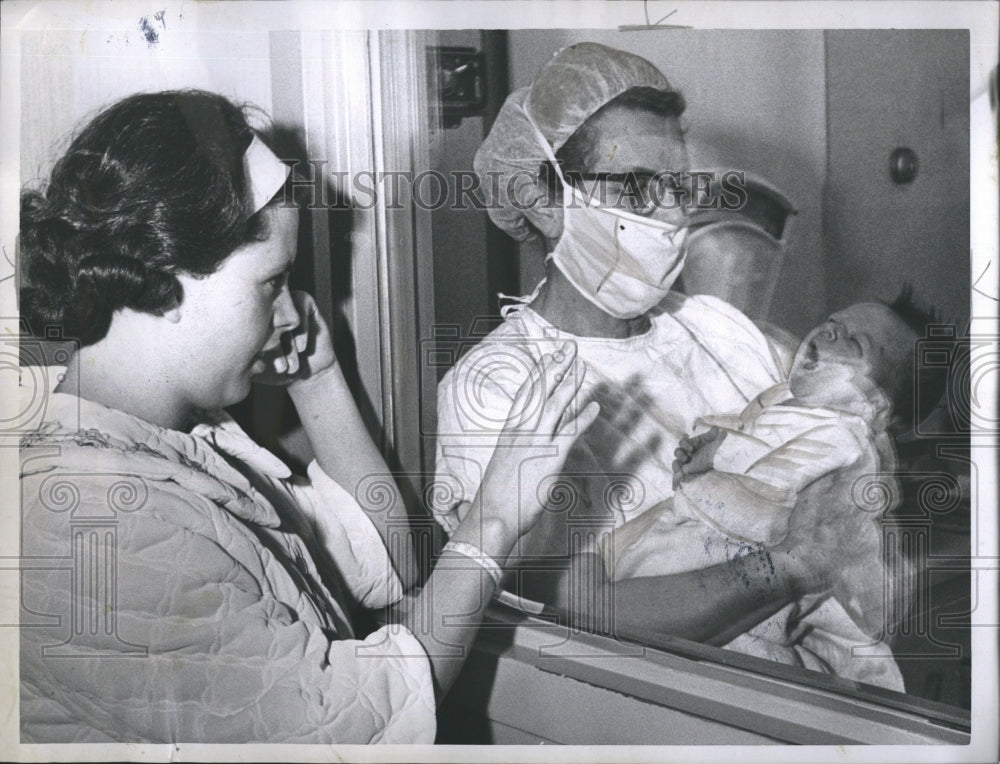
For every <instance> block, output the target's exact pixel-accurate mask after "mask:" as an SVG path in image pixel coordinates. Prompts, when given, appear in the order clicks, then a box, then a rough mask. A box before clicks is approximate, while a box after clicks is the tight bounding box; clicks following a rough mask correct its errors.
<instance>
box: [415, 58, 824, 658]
mask: <svg viewBox="0 0 1000 764" xmlns="http://www.w3.org/2000/svg"><path fill="white" fill-rule="evenodd" d="M683 109H684V99H683V98H682V97H681V95H680V94H679V93H677V92H676V91H675V90H674V89H673V88H672V87H671V85H670V83H669V82H668V81H667V79H666V78H665V77H664V76H663V74H662V73H661V72H660V71H659V70H658V69H656V67H654V66H653V65H652V64H651V63H650V62H648V61H646V60H645V59H643V58H640V57H638V56H635V55H632V54H630V53H626V52H624V51H619V50H614V49H611V48H607V47H605V46H602V45H597V44H594V43H581V44H578V45H574V46H571V47H569V48H566V49H564V50H562V51H560V52H559V53H558V54H557V55H556V56H555V57H554V58H553V59H552V60H551V61H550V62H549V63H548V64H547V65H546V66H545V67H544V68H543V69H542V71H541V72H540V73H539V75H538V77H537V78H536V79H535V81H534V83H532V85H531V86H529V87H526V88H522V89H520V90H517V91H515V92H514V93H512V94H511V95H510V97H509V98H508V99H507V101H506V103H505V104H504V107H503V108H502V110H501V112H500V114H499V115H498V117H497V120H496V122H495V123H494V126H493V128H492V130H491V132H490V134H489V136H488V137H487V138H486V141H485V142H484V144H483V146H482V147H481V148H480V150H479V152H478V153H477V156H476V161H475V167H476V171H477V172H478V173H479V175H480V177H481V178H482V179H483V180H484V185H485V186H486V187H487V188H491V189H493V190H495V192H496V193H495V195H494V197H493V198H491V199H490V200H489V202H490V204H489V206H488V209H489V214H490V217H491V218H492V220H493V222H494V223H496V224H497V225H498V226H499V227H501V228H503V229H504V230H505V231H507V233H509V234H510V235H511V236H512V237H513V238H515V239H518V240H527V239H530V238H534V237H539V236H540V237H542V238H544V239H545V241H546V242H547V243H548V245H549V255H548V256H547V260H546V277H545V278H544V279H543V280H542V282H541V283H540V284H538V285H537V286H536V288H535V289H534V291H533V292H532V293H531V294H530V295H528V296H526V297H523V298H519V299H517V300H516V301H515V303H514V304H513V305H509V306H507V307H506V308H504V310H503V313H504V317H505V321H504V323H503V324H502V325H501V326H500V327H498V328H497V329H496V330H494V331H493V332H492V333H490V334H489V335H488V336H487V337H486V338H485V339H484V340H483V341H482V342H481V343H479V344H478V345H477V346H476V347H475V348H474V349H473V350H472V351H471V352H469V353H468V354H467V355H465V356H464V357H463V358H462V359H460V360H459V361H458V363H457V364H456V365H455V366H454V367H453V368H452V369H451V370H450V371H449V372H448V374H446V375H445V377H444V379H443V380H442V381H441V383H440V385H439V388H438V442H437V477H438V480H439V487H440V490H439V491H437V492H436V493H435V496H434V502H435V503H434V507H433V509H434V512H435V516H436V518H437V519H438V521H439V522H440V523H441V524H442V525H443V526H444V528H445V529H446V530H447V531H449V532H450V531H451V529H453V528H455V527H456V526H457V523H458V522H459V521H460V520H461V518H462V517H463V516H464V514H465V512H467V511H468V508H469V506H470V502H471V501H472V499H473V497H474V496H475V494H476V489H477V486H478V483H479V480H480V476H481V475H482V474H483V469H484V467H485V465H486V463H487V462H488V460H489V458H490V455H491V454H492V453H493V451H494V449H495V448H496V447H497V446H496V444H497V435H498V433H499V431H500V428H501V427H502V426H503V425H504V422H506V421H507V420H508V419H509V418H515V419H517V421H518V422H520V423H521V425H522V427H525V428H530V427H531V426H532V409H531V406H521V407H518V408H517V409H516V410H515V409H514V408H512V403H513V401H514V393H515V392H516V390H517V389H518V387H519V386H520V384H521V382H522V381H523V380H524V379H525V377H526V376H527V375H528V373H529V372H530V369H531V368H532V367H533V366H534V364H536V363H537V360H538V359H539V358H540V357H541V356H542V355H543V354H544V353H546V352H550V351H551V349H552V348H553V347H555V345H556V344H558V343H560V342H563V341H565V340H567V339H569V340H572V341H573V342H574V343H575V345H576V347H577V352H578V358H579V359H580V360H581V361H583V362H584V363H585V365H586V367H587V376H586V381H585V382H584V384H583V387H582V388H581V391H580V398H579V401H578V404H579V405H580V406H582V405H584V404H585V403H586V402H587V401H588V400H593V399H596V400H598V401H600V403H601V413H600V416H599V418H598V421H597V422H596V423H595V424H594V425H593V426H592V427H591V428H590V430H589V431H588V433H587V434H586V435H585V436H584V437H582V438H581V439H580V440H579V441H577V444H576V446H575V447H574V449H573V451H572V452H571V454H570V457H569V459H568V460H567V462H566V465H565V468H564V470H563V472H562V474H561V475H558V476H551V477H550V478H549V479H547V480H545V481H543V483H542V484H540V485H538V486H533V487H532V489H533V490H534V491H535V492H536V494H537V495H539V496H542V495H545V494H546V493H547V494H548V504H547V510H548V511H547V512H545V513H543V520H542V521H540V522H539V524H538V525H537V526H536V527H535V529H534V530H533V531H532V533H531V534H529V535H528V536H527V537H525V538H524V539H522V543H521V546H520V552H521V555H522V556H523V558H524V559H523V565H522V570H521V573H520V575H519V576H517V577H516V579H515V578H511V579H510V580H508V581H507V586H508V588H509V589H511V590H514V591H516V592H517V593H518V594H520V595H522V599H521V600H520V604H521V605H522V606H524V607H528V608H532V607H534V606H535V605H533V604H532V603H531V602H528V601H526V600H527V598H529V597H530V598H531V599H532V600H552V599H555V598H557V596H556V594H555V592H552V591H547V587H548V586H551V585H562V584H556V583H555V582H556V578H557V577H553V576H548V575H547V574H540V573H536V572H533V570H537V569H539V568H547V567H552V566H553V563H554V561H559V560H561V559H564V557H565V556H566V555H569V554H572V553H573V552H576V551H580V550H585V549H587V548H590V547H591V546H592V545H594V544H596V543H597V542H598V541H599V539H600V538H601V537H602V536H603V535H604V534H605V533H606V532H608V531H609V530H611V529H612V528H614V527H617V526H619V525H621V524H622V523H624V522H626V521H627V520H629V519H632V518H634V517H637V516H639V515H641V514H642V513H644V512H645V511H647V510H648V509H650V508H651V507H653V506H655V505H656V504H658V503H659V502H661V501H663V500H665V499H667V498H669V497H670V496H671V495H672V487H671V482H672V481H671V474H672V473H671V464H672V461H673V459H674V453H673V452H674V449H675V448H676V447H677V445H678V441H679V439H680V438H681V437H683V436H684V435H686V434H687V433H689V432H691V431H692V428H693V426H694V423H695V420H697V419H698V418H699V417H701V416H705V415H708V414H711V413H714V412H720V411H731V410H737V411H738V410H741V409H742V408H743V407H745V406H746V404H747V403H748V402H749V401H750V400H752V399H753V398H754V397H755V396H756V395H757V394H758V393H759V392H760V391H761V390H764V389H766V388H768V387H770V386H771V385H773V384H775V383H777V382H780V381H782V380H783V378H784V368H783V365H782V364H781V362H780V361H779V360H778V354H777V352H776V350H775V348H773V347H772V345H771V344H770V343H769V341H768V340H767V339H766V338H765V337H764V336H763V335H762V334H761V332H760V331H759V330H758V329H757V328H756V326H755V325H754V324H753V323H752V322H751V321H750V320H749V319H748V318H747V317H746V316H744V315H743V314H742V313H740V312H739V311H738V310H736V309H735V308H733V307H732V306H730V305H728V304H726V303H724V302H722V301H721V300H718V299H716V298H714V297H708V296H697V297H688V296H684V295H682V294H680V293H678V292H674V291H671V289H670V288H671V286H672V284H673V283H674V281H675V280H676V279H677V277H678V276H679V275H680V272H681V269H682V267H683V263H684V239H685V236H686V234H687V229H686V228H685V223H686V217H685V212H684V209H683V205H682V204H680V203H679V202H680V201H681V199H680V198H679V197H677V196H675V195H674V194H673V193H672V189H671V188H670V186H669V181H670V180H671V179H674V178H678V177H681V176H682V175H683V173H684V172H685V171H686V170H687V169H688V158H687V151H686V148H685V144H684V137H683V133H682V130H681V127H680V122H679V117H680V115H681V113H682V112H683ZM546 163H548V164H549V165H551V166H554V168H555V171H556V175H557V179H558V183H557V184H556V191H557V193H555V194H553V193H552V188H551V186H550V185H547V183H546V182H545V180H540V179H539V175H540V174H539V166H540V165H542V166H544V165H545V164H546ZM497 178H499V182H496V179H497ZM553 197H554V198H555V199H556V200H558V201H559V202H560V203H558V204H552V203H551V200H552V199H553ZM530 456H531V454H530V453H527V452H526V454H525V458H526V459H527V458H530ZM512 489H513V487H512ZM518 489H519V490H522V491H523V490H525V487H524V486H518ZM555 566H556V567H558V562H555ZM779 567H780V566H779ZM785 569H786V570H787V571H789V572H790V573H789V575H791V576H792V577H793V578H796V580H795V581H784V580H780V579H781V575H780V574H779V575H778V576H777V577H775V576H772V577H771V578H770V579H768V581H766V582H765V581H764V580H763V578H764V577H763V576H761V582H760V586H759V587H757V586H753V587H750V588H748V587H746V586H743V585H742V584H740V586H741V587H742V592H741V591H739V590H737V589H732V588H730V582H731V579H732V576H731V573H732V571H725V570H721V569H720V570H719V571H715V572H714V573H706V574H705V575H703V576H702V577H701V578H700V579H699V582H697V587H698V589H697V591H700V592H701V593H700V594H697V595H696V596H694V595H693V596H691V597H689V598H687V601H688V602H689V603H690V607H697V608H702V610H704V612H700V613H692V617H691V618H690V619H688V622H689V624H694V628H693V629H688V630H685V629H682V628H679V632H682V633H683V635H685V636H690V637H692V638H696V639H697V638H704V639H709V638H713V637H715V636H717V634H718V632H719V630H721V629H722V628H723V626H724V625H725V627H727V628H728V627H731V626H733V624H734V622H735V621H738V620H739V616H740V615H742V614H744V613H745V614H746V616H747V617H748V618H754V617H758V618H759V617H762V616H760V613H759V612H758V613H757V614H756V615H753V614H751V613H750V611H751V610H753V609H754V608H757V607H759V606H760V605H761V603H762V602H764V603H766V605H765V608H769V607H772V606H773V608H774V609H775V610H776V609H777V608H778V607H780V606H781V605H782V604H784V602H787V601H788V599H787V598H788V592H789V590H790V589H791V588H795V587H797V586H800V585H806V586H809V585H812V584H808V585H807V584H803V582H802V581H801V580H799V579H798V578H797V576H798V573H799V572H801V570H800V569H799V568H797V567H796V566H795V565H793V564H791V563H789V565H788V566H787V567H786V568H785ZM793 570H794V571H796V572H795V574H794V575H793V574H792V573H791V571H793ZM706 575H707V576H709V578H706V577H705V576H706ZM748 575H750V579H751V580H752V579H753V578H754V576H755V574H754V573H753V572H750V573H748ZM711 576H716V578H712V577H711ZM677 583H678V587H683V586H684V585H687V584H692V585H694V582H693V579H692V581H688V582H686V583H685V582H681V581H680V580H678V582H677ZM706 587H707V588H708V590H709V591H711V592H712V593H713V594H712V596H707V595H705V593H704V591H705V588H706ZM750 589H752V590H753V593H754V596H755V597H757V598H758V599H756V600H755V601H754V602H753V603H751V602H749V601H747V602H744V600H747V599H748V592H749V591H750ZM691 591H692V592H695V591H696V590H695V589H692V590H691ZM677 592H678V594H680V593H681V592H682V588H678V589H677ZM716 594H717V595H718V599H717V600H716V599H715V596H716ZM680 599H681V601H684V598H683V597H682V598H680ZM765 615H766V614H765ZM685 628H686V627H685Z"/></svg>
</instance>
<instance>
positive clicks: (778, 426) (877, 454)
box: [602, 384, 903, 692]
mask: <svg viewBox="0 0 1000 764" xmlns="http://www.w3.org/2000/svg"><path fill="white" fill-rule="evenodd" d="M790 397H791V393H790V392H789V390H788V386H787V384H780V385H777V386H775V387H774V388H771V389H770V390H767V391H765V392H764V393H762V394H761V396H759V397H758V398H757V399H756V400H754V401H753V402H752V403H751V404H750V405H749V406H747V407H746V409H744V411H743V412H742V414H740V415H739V416H709V417H704V418H703V420H702V421H701V422H699V425H700V428H705V427H709V426H714V427H718V428H719V429H721V430H722V431H723V433H725V437H724V439H723V440H722V442H721V444H720V445H719V447H718V450H717V451H716V452H715V454H714V456H713V466H712V469H711V470H709V471H707V472H704V473H702V474H699V475H696V476H693V477H691V478H689V479H687V480H685V481H684V482H683V483H681V485H680V486H679V487H678V489H677V491H676V493H675V494H674V497H673V499H672V500H671V501H667V502H664V503H663V504H662V505H660V506H659V507H656V508H655V509H653V510H651V511H650V512H648V513H646V514H645V515H644V516H643V517H641V518H639V519H638V520H636V521H634V522H631V523H628V524H626V525H624V526H622V527H621V528H619V529H617V530H616V531H615V532H614V533H613V534H612V535H611V536H609V537H608V538H607V539H606V540H605V543H604V544H603V545H602V547H603V548H602V554H603V556H604V561H605V565H606V567H607V568H608V572H609V574H610V576H611V577H612V578H613V579H616V580H620V579H627V578H636V577H641V576H660V575H670V574H673V573H680V572H683V571H688V570H698V569H702V568H706V567H709V566H712V565H715V564H718V563H720V562H725V561H726V560H729V559H732V558H734V557H737V556H742V555H744V554H747V553H748V552H749V551H751V550H754V549H758V548H760V546H761V545H770V544H774V543H777V542H778V541H780V540H781V539H783V538H784V537H785V535H787V533H788V521H789V517H790V515H791V513H792V510H793V509H794V508H795V502H796V499H797V496H798V494H799V492H800V491H801V490H802V489H804V488H805V487H806V486H808V485H809V484H810V483H812V482H813V481H815V480H817V479H819V478H820V477H823V476H825V475H830V474H837V475H838V476H839V477H838V479H837V480H836V481H835V482H834V483H833V484H832V486H831V489H830V490H831V495H830V505H829V511H830V512H839V513H842V514H846V513H848V512H864V511H866V510H865V509H863V508H860V507H858V506H856V498H857V497H856V496H853V495H852V492H857V488H858V486H860V485H861V484H862V483H863V481H864V480H865V479H866V478H872V479H875V478H874V476H878V478H877V479H878V481H879V488H880V492H879V493H880V495H881V496H883V497H885V501H886V503H887V504H891V503H892V500H893V499H894V498H896V497H898V486H897V485H896V481H895V479H894V478H893V477H892V476H891V472H892V470H893V469H894V457H893V452H892V448H891V446H890V445H889V444H888V441H887V436H886V435H885V433H884V432H881V433H875V432H873V431H872V428H871V426H870V425H869V419H868V418H866V417H864V416H860V415H857V414H852V413H848V412H845V411H840V410H833V409H829V408H823V407H819V406H801V405H788V404H784V403H783V401H787V400H788V399H789V398H790ZM858 481H862V482H861V483H859V482H858ZM882 508H883V509H884V506H883V507H882ZM880 519H881V514H880V513H878V512H872V513H871V516H870V522H865V523H862V524H857V523H846V522H845V524H844V527H845V531H844V538H843V540H842V543H843V545H844V546H850V547H851V548H852V550H854V551H856V552H857V551H861V552H862V554H861V555H860V556H859V561H858V562H857V563H855V565H854V567H852V568H851V569H849V570H843V571H841V584H840V585H839V586H838V587H837V593H838V596H839V597H840V599H841V601H838V600H837V599H834V598H832V597H829V596H820V597H807V598H804V599H802V600H800V601H799V602H796V603H792V604H790V605H787V606H786V607H784V608H783V609H782V610H780V611H779V612H778V613H777V614H775V615H774V616H772V617H771V618H768V619H767V620H765V621H764V622H762V623H761V624H758V625H757V626H756V627H754V628H753V629H751V630H750V631H749V632H747V633H745V634H742V635H740V636H739V637H737V638H736V639H735V640H733V641H732V642H731V643H730V644H728V645H726V647H728V648H730V649H733V650H737V651H738V652H743V653H747V654H750V655H757V656H760V657H764V658H768V659H771V660H778V661H781V662H783V663H789V664H793V665H800V666H805V667H806V668H812V669H815V670H820V671H825V672H829V673H833V674H836V675H837V676H842V677H847V678H850V679H855V680H858V681H862V682H866V683H868V684H874V685H878V686H882V687H886V688H888V689H893V690H897V691H900V692H901V691H903V682H902V675H901V674H900V672H899V668H898V667H897V666H896V663H895V661H894V659H893V657H892V652H891V650H890V649H889V647H888V645H887V644H885V643H884V642H882V641H881V634H880V631H881V624H882V610H883V587H884V583H885V580H886V579H885V575H884V571H883V567H882V563H881V559H880V556H879V550H880V546H881V528H880V525H879V522H880ZM848 529H850V530H848ZM848 613H851V614H852V615H853V616H854V617H853V618H852V617H851V615H848ZM859 624H861V625H860V626H859ZM862 626H864V628H862Z"/></svg>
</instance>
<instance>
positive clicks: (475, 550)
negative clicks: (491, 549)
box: [441, 541, 503, 586]
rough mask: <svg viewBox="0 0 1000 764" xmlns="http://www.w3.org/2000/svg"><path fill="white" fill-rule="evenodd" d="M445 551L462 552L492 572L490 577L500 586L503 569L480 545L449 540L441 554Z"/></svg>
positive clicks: (463, 555)
mask: <svg viewBox="0 0 1000 764" xmlns="http://www.w3.org/2000/svg"><path fill="white" fill-rule="evenodd" d="M445 552H454V553H455V554H460V555H462V557H467V558H468V559H470V560H472V561H473V562H474V563H476V564H477V565H478V566H479V567H481V568H482V569H483V570H485V571H486V572H487V573H489V574H490V578H492V579H493V583H494V584H495V585H496V586H500V577H501V576H502V575H503V571H502V570H500V566H499V565H498V564H497V561H496V560H494V559H493V558H492V557H490V556H489V555H488V554H486V552H484V551H483V550H482V549H480V548H479V547H477V546H475V545H473V544H466V543H465V542H464V541H449V542H448V543H447V544H445V545H444V548H443V549H442V550H441V554H444V553H445Z"/></svg>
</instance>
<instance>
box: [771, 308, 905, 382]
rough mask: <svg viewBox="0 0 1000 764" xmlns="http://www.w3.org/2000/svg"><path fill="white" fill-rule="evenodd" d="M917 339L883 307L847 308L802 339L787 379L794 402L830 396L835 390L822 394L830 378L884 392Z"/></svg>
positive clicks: (889, 310)
mask: <svg viewBox="0 0 1000 764" xmlns="http://www.w3.org/2000/svg"><path fill="white" fill-rule="evenodd" d="M916 339H917V335H916V333H915V332H914V331H913V330H912V329H910V328H909V327H908V326H907V325H906V323H905V322H904V321H903V320H902V319H901V318H900V317H899V316H897V315H896V314H895V313H894V312H893V311H892V310H891V309H889V308H888V307H887V306H885V305H882V304H880V303H859V304H857V305H852V306H850V307H849V308H845V309H844V310H841V311H838V312H837V313H834V314H833V315H832V316H830V318H828V319H827V320H826V321H825V322H824V323H823V324H820V325H819V326H817V327H816V328H815V329H813V330H812V331H811V332H809V334H807V335H806V338H805V339H804V340H802V344H801V345H799V348H798V350H797V351H796V353H795V360H794V361H793V362H792V370H791V372H790V373H789V375H788V383H789V386H790V387H791V390H792V393H793V394H794V395H795V396H796V397H810V396H812V397H815V396H817V395H819V396H822V395H825V394H827V393H829V394H830V395H834V396H835V395H837V394H838V392H840V391H834V390H827V389H826V388H827V386H829V385H830V384H831V381H832V380H835V379H836V380H842V381H845V382H847V381H853V382H857V383H860V382H861V381H862V380H860V379H859V377H862V376H863V377H866V378H867V379H868V380H869V381H870V382H874V383H875V384H876V385H878V386H880V387H885V386H886V385H887V384H888V383H890V382H893V381H894V380H893V376H894V375H895V374H897V370H898V369H899V368H900V366H901V365H902V364H904V363H905V362H906V359H907V358H908V357H909V356H910V353H911V352H912V349H913V343H914V342H915V341H916ZM831 372H835V373H833V374H831ZM855 387H856V389H864V387H865V386H864V385H860V384H859V385H855Z"/></svg>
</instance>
